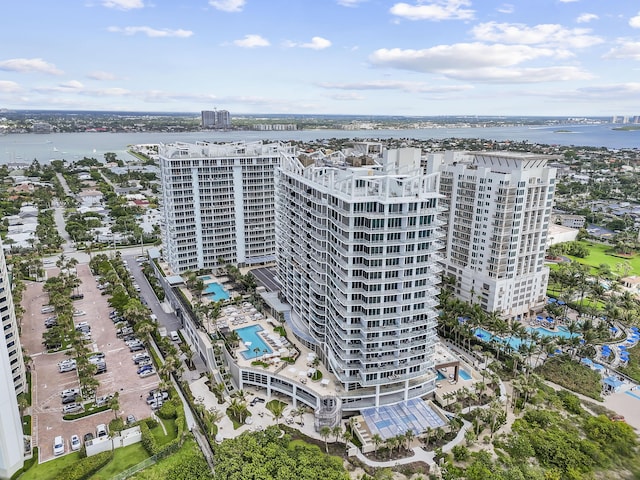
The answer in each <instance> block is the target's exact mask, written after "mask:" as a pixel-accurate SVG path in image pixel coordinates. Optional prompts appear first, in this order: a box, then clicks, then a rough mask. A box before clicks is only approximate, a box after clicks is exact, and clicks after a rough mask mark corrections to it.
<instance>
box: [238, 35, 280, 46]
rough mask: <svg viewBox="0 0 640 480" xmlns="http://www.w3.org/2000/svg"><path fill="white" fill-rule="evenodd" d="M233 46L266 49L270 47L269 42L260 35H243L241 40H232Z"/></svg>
mask: <svg viewBox="0 0 640 480" xmlns="http://www.w3.org/2000/svg"><path fill="white" fill-rule="evenodd" d="M233 44H234V45H235V46H237V47H242V48H255V47H268V46H269V45H271V43H269V40H267V39H266V38H263V37H261V36H260V35H245V36H244V38H243V39H241V40H234V41H233Z"/></svg>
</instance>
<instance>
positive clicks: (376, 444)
mask: <svg viewBox="0 0 640 480" xmlns="http://www.w3.org/2000/svg"><path fill="white" fill-rule="evenodd" d="M371 441H372V442H373V446H374V448H375V450H374V453H375V454H376V456H377V455H378V448H380V444H381V443H382V437H381V436H380V434H379V433H374V434H373V435H372V436H371Z"/></svg>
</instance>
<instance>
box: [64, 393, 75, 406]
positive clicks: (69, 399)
mask: <svg viewBox="0 0 640 480" xmlns="http://www.w3.org/2000/svg"><path fill="white" fill-rule="evenodd" d="M77 398H78V395H67V396H65V397H62V405H68V404H69V403H75V402H76V399H77Z"/></svg>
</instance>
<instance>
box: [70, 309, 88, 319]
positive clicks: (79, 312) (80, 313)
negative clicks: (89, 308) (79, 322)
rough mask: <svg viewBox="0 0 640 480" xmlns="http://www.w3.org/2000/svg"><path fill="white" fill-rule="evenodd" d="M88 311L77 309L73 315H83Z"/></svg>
mask: <svg viewBox="0 0 640 480" xmlns="http://www.w3.org/2000/svg"><path fill="white" fill-rule="evenodd" d="M86 314H87V312H85V311H84V310H76V311H75V312H73V316H74V317H82V316H83V315H86Z"/></svg>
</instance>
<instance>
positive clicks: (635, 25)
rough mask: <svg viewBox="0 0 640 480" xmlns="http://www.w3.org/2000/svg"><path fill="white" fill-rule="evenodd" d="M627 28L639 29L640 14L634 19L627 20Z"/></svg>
mask: <svg viewBox="0 0 640 480" xmlns="http://www.w3.org/2000/svg"><path fill="white" fill-rule="evenodd" d="M629 26H631V27H633V28H640V12H638V15H636V16H635V17H631V18H630V19H629Z"/></svg>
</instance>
